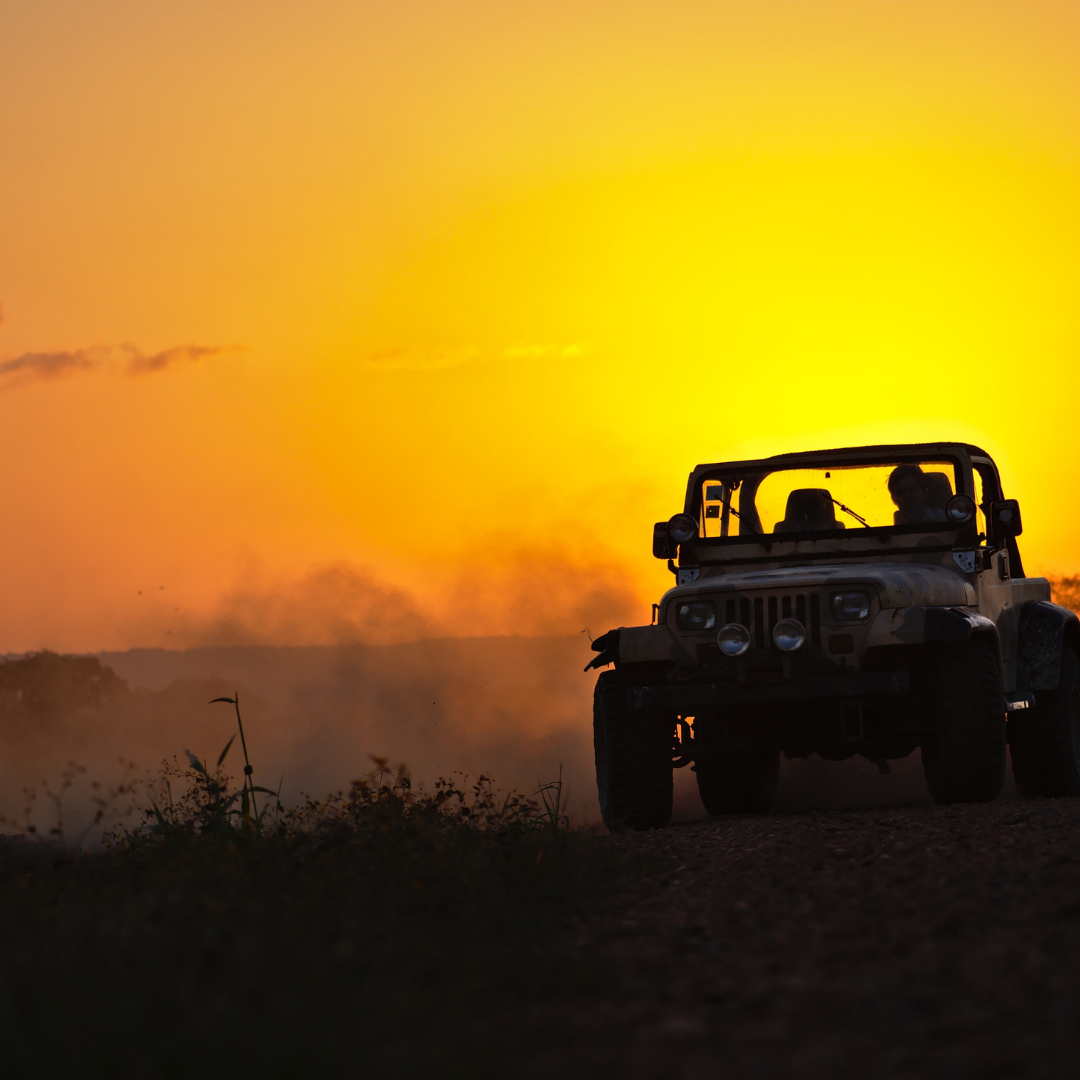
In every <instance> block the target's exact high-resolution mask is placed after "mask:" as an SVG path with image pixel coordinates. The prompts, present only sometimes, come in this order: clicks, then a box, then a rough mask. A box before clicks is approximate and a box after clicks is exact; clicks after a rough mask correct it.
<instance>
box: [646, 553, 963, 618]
mask: <svg viewBox="0 0 1080 1080" xmlns="http://www.w3.org/2000/svg"><path fill="white" fill-rule="evenodd" d="M856 584H858V585H868V586H870V587H871V588H873V589H876V590H877V594H878V602H879V603H880V605H881V606H882V607H883V608H904V607H963V606H967V605H972V604H975V603H976V602H977V597H976V594H975V588H974V586H973V585H971V583H970V582H969V581H968V580H967V579H966V577H965V576H964V575H963V574H962V573H961V572H960V570H959V568H957V569H956V570H951V569H949V568H947V567H944V566H924V565H920V564H918V563H910V562H875V563H843V564H837V565H834V566H813V567H809V566H808V567H793V566H782V567H781V566H778V567H773V568H770V569H761V570H737V571H734V572H731V573H726V574H717V575H715V576H712V577H703V578H700V579H699V580H697V581H695V582H692V583H691V584H689V585H680V586H677V587H676V588H674V589H669V590H668V591H667V592H666V593H665V594H664V599H663V601H662V604H663V607H664V608H665V609H666V607H667V605H668V604H669V603H670V602H671V601H672V600H676V599H679V600H681V599H683V598H685V597H692V596H701V595H714V594H716V593H726V592H739V593H745V592H760V591H764V590H774V589H775V590H777V591H780V590H791V591H792V592H797V591H799V590H819V589H827V588H829V587H830V586H835V587H837V588H843V587H845V586H847V585H856Z"/></svg>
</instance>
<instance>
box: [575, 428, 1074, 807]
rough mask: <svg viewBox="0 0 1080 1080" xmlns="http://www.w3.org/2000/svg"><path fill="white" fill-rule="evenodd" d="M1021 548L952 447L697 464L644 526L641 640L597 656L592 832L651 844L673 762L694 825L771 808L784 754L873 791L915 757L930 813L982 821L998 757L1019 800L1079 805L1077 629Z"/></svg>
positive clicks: (994, 479) (968, 463) (626, 630)
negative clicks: (967, 805) (667, 515)
mask: <svg viewBox="0 0 1080 1080" xmlns="http://www.w3.org/2000/svg"><path fill="white" fill-rule="evenodd" d="M1020 532H1021V523H1020V508H1019V505H1018V504H1017V502H1016V500H1015V499H1006V498H1004V497H1003V495H1002V491H1001V483H1000V480H999V478H998V471H997V468H996V466H995V465H994V462H993V461H992V460H991V458H990V456H989V455H988V454H987V453H986V452H985V451H983V450H980V449H978V448H977V447H975V446H970V445H968V444H966V443H924V444H917V445H902V446H866V447H857V448H851V449H843V450H824V451H815V452H812V453H799V454H783V455H779V456H776V457H771V458H765V459H762V460H760V461H733V462H729V463H726V464H717V465H699V466H698V467H697V468H695V469H694V471H693V472H692V473H691V474H690V479H689V482H688V484H687V488H686V501H685V507H684V510H683V512H682V513H680V514H676V515H675V516H674V517H672V518H671V520H670V521H664V522H660V523H658V524H657V525H656V526H654V531H653V555H655V556H656V557H657V558H660V559H667V560H668V568H669V569H670V570H671V571H672V573H673V574H675V576H676V585H675V587H674V588H672V589H670V590H668V592H666V593H665V594H664V596H663V598H662V599H661V601H660V603H659V604H657V605H654V607H653V624H652V625H650V626H634V627H620V628H619V629H617V630H611V631H609V632H608V633H607V634H604V635H603V636H602V637H600V638H598V639H597V640H596V641H595V642H593V649H595V650H596V651H597V652H598V653H599V655H598V656H596V657H595V658H594V659H593V661H592V663H591V664H590V665H589V667H594V666H595V667H603V666H605V665H608V664H611V665H614V667H613V669H612V670H606V671H603V672H601V674H600V677H599V678H598V680H597V683H596V690H595V695H594V709H593V713H594V717H593V733H594V744H595V751H596V779H597V787H598V789H599V795H600V807H601V811H602V814H603V818H604V821H605V822H606V823H607V825H608V826H609V827H611V828H615V827H618V826H629V827H633V828H650V827H658V826H662V825H664V824H666V822H667V821H668V819H669V817H670V815H671V805H672V769H673V768H679V767H681V766H684V765H688V764H691V763H693V768H694V771H695V772H696V773H697V783H698V789H699V791H700V793H701V799H702V802H703V803H704V805H705V809H706V810H707V811H708V812H709V813H711V814H723V813H732V812H750V811H763V810H767V809H768V808H769V806H770V805H771V803H772V800H773V797H774V795H775V792H776V786H777V778H778V775H779V768H780V755H781V754H784V755H785V756H787V757H789V758H791V757H808V756H809V755H810V754H815V753H816V754H819V755H821V756H822V757H824V758H828V759H830V760H842V759H844V758H848V757H851V756H852V755H853V754H861V755H862V756H863V757H865V758H868V759H869V760H870V761H873V762H876V763H877V764H878V766H879V767H880V769H881V771H882V772H888V771H889V766H888V762H889V760H890V759H896V758H903V757H906V756H907V755H908V754H911V753H912V752H913V751H914V750H915V749H916V747H918V748H920V749H921V752H922V764H923V769H924V774H925V777H926V783H927V786H928V787H929V789H930V793H931V795H932V796H933V798H934V799H935V800H937V801H938V802H979V801H985V800H990V799H994V798H996V796H997V795H998V793H999V792H1000V791H1001V787H1002V784H1003V782H1004V778H1005V761H1006V744H1008V745H1009V746H1010V748H1011V756H1012V766H1013V772H1014V775H1015V778H1016V783H1017V787H1018V788H1019V790H1020V792H1021V794H1022V795H1024V796H1029V797H1030V796H1035V795H1045V796H1055V795H1070V794H1077V793H1080V768H1078V758H1080V656H1078V653H1080V622H1078V620H1077V617H1076V615H1074V614H1073V613H1072V612H1071V611H1069V610H1068V609H1067V608H1064V607H1060V606H1059V605H1057V604H1053V603H1051V602H1050V586H1049V583H1048V582H1047V581H1046V579H1045V578H1028V577H1025V576H1024V570H1023V564H1022V563H1021V561H1020V552H1019V550H1018V548H1017V543H1016V538H1017V537H1018V536H1019V535H1020ZM676 559H677V563H676V561H675V560H676ZM586 670H588V668H586Z"/></svg>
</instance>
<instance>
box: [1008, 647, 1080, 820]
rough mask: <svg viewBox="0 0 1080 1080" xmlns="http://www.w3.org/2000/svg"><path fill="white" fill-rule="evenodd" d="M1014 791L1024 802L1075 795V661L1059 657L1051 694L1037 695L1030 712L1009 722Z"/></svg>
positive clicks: (1079, 706)
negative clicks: (1058, 677)
mask: <svg viewBox="0 0 1080 1080" xmlns="http://www.w3.org/2000/svg"><path fill="white" fill-rule="evenodd" d="M1009 751H1010V753H1011V755H1012V767H1013V776H1014V777H1015V779H1016V788H1017V790H1018V791H1019V792H1020V794H1021V795H1022V796H1023V797H1024V798H1025V799H1033V798H1036V797H1037V796H1039V795H1043V796H1045V797H1046V798H1051V799H1052V798H1058V797H1061V796H1064V795H1080V760H1078V759H1080V658H1078V657H1077V655H1076V653H1075V652H1074V651H1073V650H1072V649H1069V648H1066V649H1063V650H1062V653H1061V681H1060V682H1059V684H1058V688H1057V689H1056V690H1039V691H1036V694H1035V708H1033V709H1025V710H1023V711H1022V712H1020V711H1018V712H1014V713H1012V714H1011V715H1010V718H1009Z"/></svg>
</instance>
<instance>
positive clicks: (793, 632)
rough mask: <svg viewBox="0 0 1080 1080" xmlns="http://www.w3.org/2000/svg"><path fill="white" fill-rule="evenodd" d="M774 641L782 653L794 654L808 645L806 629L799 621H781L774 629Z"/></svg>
mask: <svg viewBox="0 0 1080 1080" xmlns="http://www.w3.org/2000/svg"><path fill="white" fill-rule="evenodd" d="M772 639H773V641H774V642H775V643H776V647H777V648H778V649H779V650H780V651H781V652H794V651H795V650H796V649H801V648H802V647H803V645H804V644H806V627H804V626H803V624H802V623H801V622H799V620H798V619H781V620H780V621H779V622H778V623H777V624H776V625H775V626H774V627H773V631H772Z"/></svg>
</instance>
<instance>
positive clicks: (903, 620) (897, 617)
mask: <svg viewBox="0 0 1080 1080" xmlns="http://www.w3.org/2000/svg"><path fill="white" fill-rule="evenodd" d="M972 637H976V638H982V639H984V640H986V641H987V643H988V644H989V645H990V647H991V649H993V651H994V655H995V656H996V657H998V658H1000V657H1001V643H1000V641H999V638H998V629H997V627H996V626H995V625H994V623H993V622H991V620H990V619H988V618H986V616H985V615H979V614H978V613H977V612H974V611H968V610H966V609H965V608H957V607H909V608H886V609H884V610H882V611H880V612H879V613H878V616H877V618H876V619H875V620H874V622H873V624H872V625H871V627H870V637H869V641H868V645H869V646H871V647H873V646H876V645H921V644H922V643H923V642H927V643H934V644H938V643H940V644H955V645H962V644H964V643H965V642H968V641H971V639H972Z"/></svg>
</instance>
